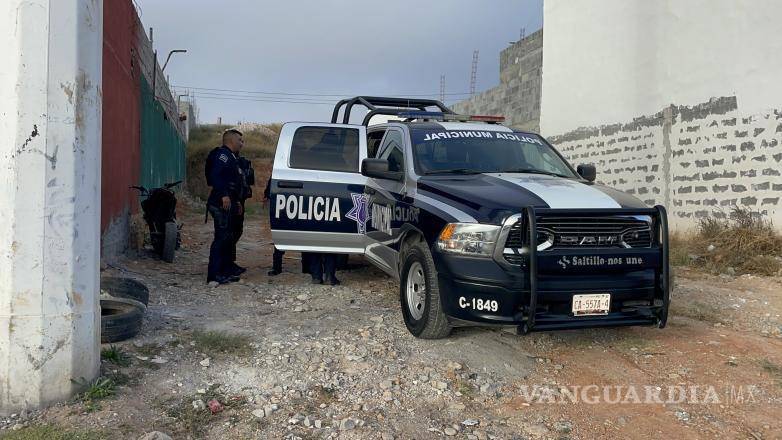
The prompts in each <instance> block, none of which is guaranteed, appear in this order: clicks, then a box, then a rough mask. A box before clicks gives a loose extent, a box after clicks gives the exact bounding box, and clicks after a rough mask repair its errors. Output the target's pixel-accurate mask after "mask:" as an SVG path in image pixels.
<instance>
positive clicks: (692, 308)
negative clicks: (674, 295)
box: [671, 300, 725, 324]
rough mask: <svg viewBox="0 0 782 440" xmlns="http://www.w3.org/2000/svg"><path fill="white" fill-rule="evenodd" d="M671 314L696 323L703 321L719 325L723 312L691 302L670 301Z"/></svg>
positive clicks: (700, 303)
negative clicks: (690, 319)
mask: <svg viewBox="0 0 782 440" xmlns="http://www.w3.org/2000/svg"><path fill="white" fill-rule="evenodd" d="M671 314H672V315H678V316H686V317H688V318H692V319H695V320H697V321H703V322H708V323H712V324H715V323H721V324H724V322H723V317H724V315H725V312H724V311H723V310H721V309H718V308H717V307H715V306H713V305H710V304H706V303H702V302H699V301H693V300H687V301H685V300H678V301H671Z"/></svg>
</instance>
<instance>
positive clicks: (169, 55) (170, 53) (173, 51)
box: [160, 49, 187, 72]
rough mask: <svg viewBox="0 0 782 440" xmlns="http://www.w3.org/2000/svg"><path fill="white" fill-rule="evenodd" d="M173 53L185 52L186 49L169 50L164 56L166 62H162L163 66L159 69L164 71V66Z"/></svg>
mask: <svg viewBox="0 0 782 440" xmlns="http://www.w3.org/2000/svg"><path fill="white" fill-rule="evenodd" d="M175 53H187V50H185V49H174V50H172V51H171V52H169V53H168V56H167V57H166V62H165V63H163V68H162V69H160V70H161V71H163V72H165V71H166V66H168V60H170V59H171V55H173V54H175Z"/></svg>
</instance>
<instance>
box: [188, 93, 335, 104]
mask: <svg viewBox="0 0 782 440" xmlns="http://www.w3.org/2000/svg"><path fill="white" fill-rule="evenodd" d="M196 97H197V98H199V99H217V100H223V101H249V102H276V103H283V104H311V105H330V106H333V105H334V103H333V102H315V101H285V100H278V99H257V98H256V99H253V98H230V97H220V96H199V95H196Z"/></svg>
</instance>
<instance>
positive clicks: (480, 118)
mask: <svg viewBox="0 0 782 440" xmlns="http://www.w3.org/2000/svg"><path fill="white" fill-rule="evenodd" d="M470 120H471V121H483V122H505V116H490V115H473V116H470Z"/></svg>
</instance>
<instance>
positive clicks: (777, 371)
mask: <svg viewBox="0 0 782 440" xmlns="http://www.w3.org/2000/svg"><path fill="white" fill-rule="evenodd" d="M760 368H762V369H763V370H764V371H765V372H766V373H768V374H769V375H770V376H771V377H772V378H773V379H774V380H776V382H777V385H779V386H780V387H782V367H781V366H779V365H777V364H775V363H773V362H771V361H770V360H768V359H763V360H761V361H760Z"/></svg>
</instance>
